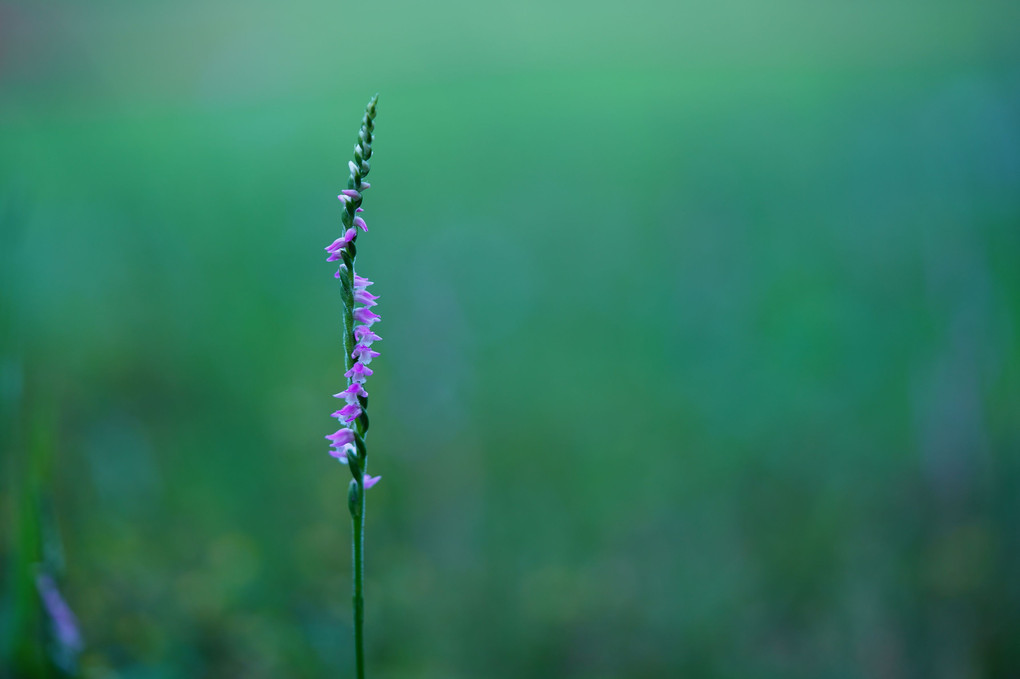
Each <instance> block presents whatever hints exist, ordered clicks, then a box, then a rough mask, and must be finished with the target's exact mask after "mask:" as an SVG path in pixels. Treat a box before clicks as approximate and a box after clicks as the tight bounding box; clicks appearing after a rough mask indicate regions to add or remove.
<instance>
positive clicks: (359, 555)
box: [351, 483, 365, 679]
mask: <svg viewBox="0 0 1020 679" xmlns="http://www.w3.org/2000/svg"><path fill="white" fill-rule="evenodd" d="M358 497H359V498H360V502H361V511H359V512H358V516H352V517H351V520H352V521H353V522H354V548H353V550H352V552H353V554H354V658H355V666H356V668H357V673H356V675H355V676H357V679H365V595H364V588H365V488H364V484H363V483H359V484H358Z"/></svg>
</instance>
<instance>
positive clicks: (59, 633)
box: [35, 573, 84, 652]
mask: <svg viewBox="0 0 1020 679" xmlns="http://www.w3.org/2000/svg"><path fill="white" fill-rule="evenodd" d="M35 586H36V587H37V588H38V589H39V596H40V597H41V598H42V602H43V607H45V609H46V613H47V614H48V615H49V617H50V623H51V624H52V626H53V635H54V637H56V640H57V643H59V644H60V646H61V647H63V648H64V649H66V650H68V651H73V652H77V651H80V650H81V649H82V647H83V646H84V643H83V642H82V638H81V633H79V632H78V620H77V618H75V617H74V612H73V611H72V610H71V607H70V606H68V605H67V602H66V601H64V597H62V596H61V595H60V590H58V589H57V584H56V583H55V582H54V581H53V578H52V577H50V576H49V575H47V574H46V573H39V574H38V575H36V576H35Z"/></svg>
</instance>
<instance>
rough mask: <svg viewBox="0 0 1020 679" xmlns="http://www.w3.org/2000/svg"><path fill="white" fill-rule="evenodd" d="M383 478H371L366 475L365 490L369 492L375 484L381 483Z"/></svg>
mask: <svg viewBox="0 0 1020 679" xmlns="http://www.w3.org/2000/svg"><path fill="white" fill-rule="evenodd" d="M381 478H382V477H381V476H369V475H368V474H365V490H368V489H369V488H371V487H372V486H374V485H375V484H377V483H379V480H380V479H381Z"/></svg>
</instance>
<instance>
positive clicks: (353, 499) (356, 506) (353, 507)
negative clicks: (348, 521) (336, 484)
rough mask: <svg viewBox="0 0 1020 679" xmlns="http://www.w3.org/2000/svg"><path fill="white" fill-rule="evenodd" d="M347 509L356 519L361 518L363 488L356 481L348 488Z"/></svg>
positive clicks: (352, 480)
mask: <svg viewBox="0 0 1020 679" xmlns="http://www.w3.org/2000/svg"><path fill="white" fill-rule="evenodd" d="M347 509H349V510H350V511H351V516H352V517H354V518H355V519H357V518H358V517H360V516H361V486H360V485H359V484H358V482H357V481H355V480H354V479H351V483H350V485H349V486H347Z"/></svg>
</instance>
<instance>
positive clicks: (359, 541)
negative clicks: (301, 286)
mask: <svg viewBox="0 0 1020 679" xmlns="http://www.w3.org/2000/svg"><path fill="white" fill-rule="evenodd" d="M378 99H379V95H376V96H374V97H372V99H371V101H369V102H368V106H366V107H365V116H364V117H363V118H362V120H361V129H360V130H359V131H358V143H357V144H356V145H355V147H354V160H352V161H350V163H348V165H349V167H350V170H351V176H350V178H349V179H348V180H347V188H346V189H344V190H343V191H341V192H340V195H338V196H337V198H338V199H339V200H340V204H341V206H342V207H343V212H342V213H341V221H342V224H343V229H344V232H343V234H342V235H341V236H340V237H339V238H337V239H336V240H334V241H333V242H332V243H330V244H329V245H327V246H326V252H327V253H329V256H328V257H327V258H326V261H327V262H340V264H339V265H338V268H337V271H336V273H335V274H334V277H335V278H336V279H338V280H339V281H340V297H341V300H342V302H343V314H342V319H343V324H342V325H343V341H344V356H345V365H346V367H347V372H346V373H344V377H346V378H347V384H346V388H345V389H344V390H343V391H341V392H339V393H337V394H334V397H336V398H339V399H343V401H344V406H343V407H342V408H340V409H339V410H336V411H335V412H333V413H332V416H333V417H335V418H337V420H339V421H340V428H339V429H337V430H336V431H335V432H333V433H332V434H329V435H327V436H326V439H327V440H328V441H329V442H330V450H329V454H330V455H332V456H333V457H334V458H336V459H337V460H339V461H340V462H342V463H344V464H346V465H347V466H348V468H349V469H350V471H351V476H352V477H353V478H352V479H351V482H350V485H349V486H348V490H347V506H348V508H349V509H350V513H351V521H352V523H353V524H354V531H353V549H352V554H353V560H354V568H353V579H354V596H353V603H354V648H355V664H356V670H357V674H356V676H357V677H358V679H363V678H364V676H365V639H364V626H365V598H364V580H365V491H366V490H367V489H369V488H371V487H372V486H374V485H375V484H376V483H378V482H379V479H380V478H381V477H379V476H370V475H369V474H368V449H367V447H366V445H365V436H366V434H367V433H368V412H367V411H368V392H367V391H366V390H365V383H366V381H367V380H368V378H369V377H371V376H372V369H371V368H369V367H368V366H369V364H370V363H371V362H372V359H373V358H375V357H377V356H378V355H379V352H378V351H375V350H374V349H373V348H372V345H373V343H374V342H378V341H379V340H380V339H382V338H381V337H379V335H377V334H375V332H373V331H372V326H373V325H374V324H375V323H377V322H378V321H379V315H378V314H377V313H375V312H374V311H372V307H374V306H376V304H377V302H376V300H377V299H379V298H378V297H377V296H376V295H373V294H372V293H370V292H369V291H368V288H369V286H371V285H372V281H370V280H368V279H367V278H363V277H361V276H359V275H358V274H357V273H355V270H354V262H355V259H356V258H357V254H358V251H357V247H356V241H357V239H358V231H359V229H360V230H361V232H362V233H368V225H367V224H366V223H365V219H364V217H362V216H361V213H362V212H364V209H363V208H362V207H361V204H362V202H363V200H364V193H365V191H367V190H368V189H369V188H370V186H371V185H370V184H369V183H368V182H366V181H365V177H367V176H368V173H369V170H370V169H371V167H370V165H369V159H370V158H371V157H372V141H373V136H372V132H373V130H374V129H375V124H374V120H375V107H376V103H377V101H378Z"/></svg>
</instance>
